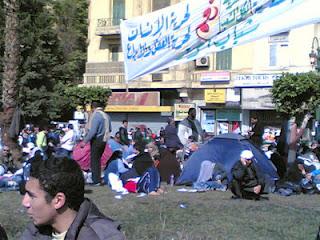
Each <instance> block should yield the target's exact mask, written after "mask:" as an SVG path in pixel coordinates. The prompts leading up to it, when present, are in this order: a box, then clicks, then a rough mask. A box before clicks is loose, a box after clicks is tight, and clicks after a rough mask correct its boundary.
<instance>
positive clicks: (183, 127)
mask: <svg viewBox="0 0 320 240" xmlns="http://www.w3.org/2000/svg"><path fill="white" fill-rule="evenodd" d="M196 115H197V112H196V109H195V108H190V109H189V111H188V117H186V118H185V119H184V120H182V121H181V122H180V123H179V126H178V137H179V139H180V141H181V143H182V144H183V145H186V144H187V143H188V138H189V137H190V136H193V138H194V140H195V142H201V141H202V140H203V139H202V138H203V130H202V128H201V124H200V122H199V121H198V120H197V119H196Z"/></svg>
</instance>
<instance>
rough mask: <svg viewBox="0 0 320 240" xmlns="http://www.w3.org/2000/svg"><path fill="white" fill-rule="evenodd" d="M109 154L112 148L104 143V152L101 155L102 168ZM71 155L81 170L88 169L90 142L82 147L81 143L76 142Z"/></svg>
mask: <svg viewBox="0 0 320 240" xmlns="http://www.w3.org/2000/svg"><path fill="white" fill-rule="evenodd" d="M111 155H112V150H111V148H110V146H109V144H106V147H105V149H104V152H103V154H102V156H101V168H102V169H103V168H104V167H105V166H106V164H107V161H108V160H109V158H110V157H111ZM72 157H73V159H74V160H75V161H76V162H77V163H78V164H79V165H80V168H81V169H82V170H83V171H88V170H89V169H90V143H87V144H86V145H85V146H84V147H81V144H80V143H78V144H77V145H76V146H75V147H74V149H73V152H72Z"/></svg>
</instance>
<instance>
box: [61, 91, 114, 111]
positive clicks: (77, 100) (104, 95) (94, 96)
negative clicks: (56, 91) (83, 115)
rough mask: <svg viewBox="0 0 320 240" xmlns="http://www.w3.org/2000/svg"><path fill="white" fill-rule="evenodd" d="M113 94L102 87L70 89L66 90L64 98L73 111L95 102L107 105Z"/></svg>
mask: <svg viewBox="0 0 320 240" xmlns="http://www.w3.org/2000/svg"><path fill="white" fill-rule="evenodd" d="M111 93H112V92H111V90H110V89H109V88H102V87H68V88H66V89H64V96H66V100H67V101H68V105H69V107H71V108H72V109H75V108H76V107H77V106H78V105H80V106H84V105H85V104H87V103H91V102H93V101H96V102H100V103H102V104H105V105H107V103H108V98H109V97H110V96H111Z"/></svg>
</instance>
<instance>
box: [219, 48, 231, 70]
mask: <svg viewBox="0 0 320 240" xmlns="http://www.w3.org/2000/svg"><path fill="white" fill-rule="evenodd" d="M231 67H232V48H230V49H227V50H224V51H221V52H217V53H216V70H230V69H231Z"/></svg>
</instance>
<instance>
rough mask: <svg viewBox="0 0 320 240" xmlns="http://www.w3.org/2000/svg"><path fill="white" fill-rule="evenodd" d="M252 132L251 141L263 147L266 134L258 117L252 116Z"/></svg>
mask: <svg viewBox="0 0 320 240" xmlns="http://www.w3.org/2000/svg"><path fill="white" fill-rule="evenodd" d="M250 122H251V131H250V132H249V135H250V139H251V141H252V142H253V143H254V144H255V145H257V146H258V147H260V146H261V145H262V135H263V133H264V129H263V126H262V125H261V124H260V122H259V121H258V118H257V117H256V116H252V117H251V119H250Z"/></svg>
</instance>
